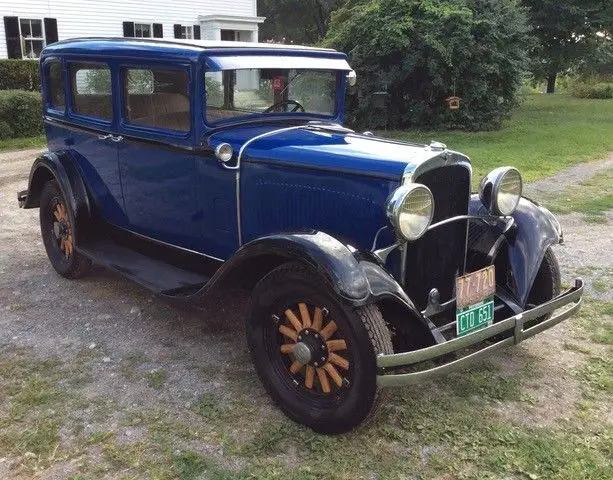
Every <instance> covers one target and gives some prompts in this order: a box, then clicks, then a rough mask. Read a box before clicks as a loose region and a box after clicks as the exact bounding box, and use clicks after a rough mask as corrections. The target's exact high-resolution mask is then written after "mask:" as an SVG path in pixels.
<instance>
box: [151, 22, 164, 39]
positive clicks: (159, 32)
mask: <svg viewBox="0 0 613 480" xmlns="http://www.w3.org/2000/svg"><path fill="white" fill-rule="evenodd" d="M163 36H164V27H163V26H162V24H161V23H154V24H153V38H162V37H163Z"/></svg>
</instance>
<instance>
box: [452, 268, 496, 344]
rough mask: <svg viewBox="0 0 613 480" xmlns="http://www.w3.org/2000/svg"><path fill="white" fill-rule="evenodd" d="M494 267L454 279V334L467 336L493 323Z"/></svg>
mask: <svg viewBox="0 0 613 480" xmlns="http://www.w3.org/2000/svg"><path fill="white" fill-rule="evenodd" d="M495 292H496V267H494V265H490V266H489V267H485V268H482V269H481V270H477V271H476V272H472V273H467V274H466V275H463V276H461V277H458V278H457V279H456V315H455V320H456V334H457V336H458V337H461V336H462V335H467V334H469V333H472V332H474V331H476V330H479V329H481V328H484V327H487V326H488V325H491V324H492V323H493V322H494V293H495Z"/></svg>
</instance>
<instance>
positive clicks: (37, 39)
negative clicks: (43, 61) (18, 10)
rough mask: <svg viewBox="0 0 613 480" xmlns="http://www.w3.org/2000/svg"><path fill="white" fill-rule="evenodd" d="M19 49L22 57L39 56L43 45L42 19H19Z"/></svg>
mask: <svg viewBox="0 0 613 480" xmlns="http://www.w3.org/2000/svg"><path fill="white" fill-rule="evenodd" d="M19 30H20V36H21V51H22V55H23V58H39V57H40V52H42V50H43V47H44V46H45V37H44V35H43V21H42V20H41V19H33V18H21V19H19Z"/></svg>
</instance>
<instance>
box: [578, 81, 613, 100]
mask: <svg viewBox="0 0 613 480" xmlns="http://www.w3.org/2000/svg"><path fill="white" fill-rule="evenodd" d="M570 91H571V94H572V95H573V97H577V98H613V82H601V81H599V79H598V78H583V79H577V80H576V81H575V82H574V83H573V84H572V86H571V89H570Z"/></svg>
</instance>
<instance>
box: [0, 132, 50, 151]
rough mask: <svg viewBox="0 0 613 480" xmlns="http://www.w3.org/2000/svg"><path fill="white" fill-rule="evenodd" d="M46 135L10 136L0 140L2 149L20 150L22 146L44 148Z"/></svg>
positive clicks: (0, 148)
mask: <svg viewBox="0 0 613 480" xmlns="http://www.w3.org/2000/svg"><path fill="white" fill-rule="evenodd" d="M45 141H46V140H45V136H44V135H38V136H36V137H23V138H9V139H7V140H0V150H19V149H21V148H39V147H40V148H42V147H44V146H45Z"/></svg>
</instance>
